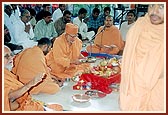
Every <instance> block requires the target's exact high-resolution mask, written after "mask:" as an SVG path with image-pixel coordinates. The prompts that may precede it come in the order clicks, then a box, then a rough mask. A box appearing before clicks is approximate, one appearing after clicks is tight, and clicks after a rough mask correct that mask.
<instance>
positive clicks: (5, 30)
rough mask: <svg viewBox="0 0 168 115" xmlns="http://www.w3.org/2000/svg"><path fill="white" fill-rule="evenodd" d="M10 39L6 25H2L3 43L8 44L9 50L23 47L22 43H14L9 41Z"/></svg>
mask: <svg viewBox="0 0 168 115" xmlns="http://www.w3.org/2000/svg"><path fill="white" fill-rule="evenodd" d="M10 41H11V35H10V32H9V30H8V28H7V26H6V25H4V45H6V46H8V47H9V48H10V50H11V51H14V50H22V49H23V46H22V45H16V44H13V43H10Z"/></svg>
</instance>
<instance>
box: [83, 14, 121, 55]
mask: <svg viewBox="0 0 168 115" xmlns="http://www.w3.org/2000/svg"><path fill="white" fill-rule="evenodd" d="M123 48H124V42H123V40H122V37H121V34H120V31H119V29H118V28H117V27H115V26H114V25H113V17H112V16H111V15H108V16H106V19H105V21H104V26H101V27H100V28H99V29H98V34H97V36H96V37H95V39H94V44H93V45H88V46H87V47H86V50H87V51H88V52H91V53H107V54H111V55H116V54H119V53H120V52H122V50H123Z"/></svg>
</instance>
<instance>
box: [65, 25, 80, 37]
mask: <svg viewBox="0 0 168 115" xmlns="http://www.w3.org/2000/svg"><path fill="white" fill-rule="evenodd" d="M65 32H66V33H68V34H71V35H76V34H77V33H78V26H76V25H74V24H72V23H67V24H66V27H65Z"/></svg>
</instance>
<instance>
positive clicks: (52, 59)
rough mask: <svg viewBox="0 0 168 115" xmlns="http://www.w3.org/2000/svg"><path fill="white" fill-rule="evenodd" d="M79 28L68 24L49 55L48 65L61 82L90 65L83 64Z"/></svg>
mask: <svg viewBox="0 0 168 115" xmlns="http://www.w3.org/2000/svg"><path fill="white" fill-rule="evenodd" d="M77 33H78V27H77V26H76V25H74V24H72V23H67V24H66V27H65V32H64V33H63V34H62V35H60V36H59V37H58V38H56V40H55V41H54V44H53V48H52V50H51V51H50V52H49V53H48V54H47V56H46V58H47V65H48V66H49V67H50V68H51V74H53V75H54V76H56V77H57V78H58V79H59V80H63V81H64V79H65V78H69V77H73V76H74V75H75V73H76V72H78V70H79V71H82V70H83V69H84V67H85V68H86V67H87V66H88V64H81V63H80V62H79V59H80V58H83V56H82V55H81V53H80V51H81V49H82V41H81V40H80V39H79V38H78V37H77V35H78V34H77Z"/></svg>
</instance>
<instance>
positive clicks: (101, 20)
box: [99, 7, 111, 26]
mask: <svg viewBox="0 0 168 115" xmlns="http://www.w3.org/2000/svg"><path fill="white" fill-rule="evenodd" d="M110 12H111V9H110V7H105V8H104V13H103V14H101V15H100V18H99V19H100V23H101V24H100V26H103V25H104V21H105V19H106V16H108V15H110Z"/></svg>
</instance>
